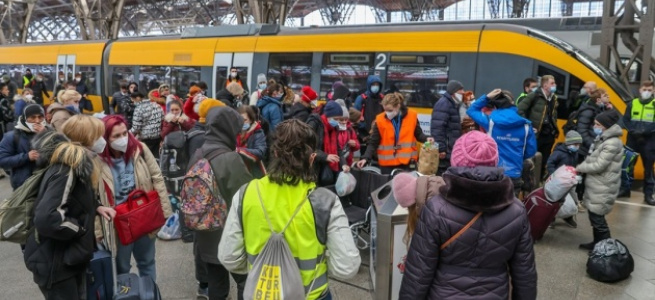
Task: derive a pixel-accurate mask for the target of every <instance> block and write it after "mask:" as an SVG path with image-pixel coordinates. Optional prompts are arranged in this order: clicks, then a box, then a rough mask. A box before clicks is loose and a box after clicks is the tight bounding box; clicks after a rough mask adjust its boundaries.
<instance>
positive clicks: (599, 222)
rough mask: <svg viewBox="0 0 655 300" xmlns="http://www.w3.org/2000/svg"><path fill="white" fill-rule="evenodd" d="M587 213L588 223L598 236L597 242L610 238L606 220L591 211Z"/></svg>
mask: <svg viewBox="0 0 655 300" xmlns="http://www.w3.org/2000/svg"><path fill="white" fill-rule="evenodd" d="M588 212H589V222H590V223H591V227H593V228H594V230H595V231H596V232H598V234H599V237H598V238H599V240H604V239H608V238H610V237H611V236H610V227H609V226H608V225H607V220H605V216H603V215H597V214H595V213H592V212H591V211H588Z"/></svg>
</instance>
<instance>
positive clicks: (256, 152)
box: [237, 122, 268, 178]
mask: <svg viewBox="0 0 655 300" xmlns="http://www.w3.org/2000/svg"><path fill="white" fill-rule="evenodd" d="M267 150H268V147H267V146H266V135H265V134H264V130H262V126H261V123H259V122H256V123H254V124H252V125H251V126H250V128H249V129H248V130H247V131H245V132H241V133H239V135H238V136H237V152H238V153H239V154H241V157H242V158H243V162H244V163H245V165H246V167H248V171H249V172H250V174H252V176H253V178H262V177H264V176H265V175H266V172H265V168H263V166H264V164H263V162H262V161H263V160H264V158H265V157H266V152H267Z"/></svg>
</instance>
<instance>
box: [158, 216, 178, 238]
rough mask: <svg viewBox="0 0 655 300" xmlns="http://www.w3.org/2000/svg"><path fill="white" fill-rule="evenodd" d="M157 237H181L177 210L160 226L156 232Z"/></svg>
mask: <svg viewBox="0 0 655 300" xmlns="http://www.w3.org/2000/svg"><path fill="white" fill-rule="evenodd" d="M157 237H158V238H160V239H162V240H177V239H180V238H182V231H180V216H179V215H178V213H177V212H175V213H174V214H172V215H171V216H170V217H168V220H166V224H165V225H164V227H162V228H161V229H160V230H159V232H158V233H157Z"/></svg>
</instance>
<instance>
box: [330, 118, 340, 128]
mask: <svg viewBox="0 0 655 300" xmlns="http://www.w3.org/2000/svg"><path fill="white" fill-rule="evenodd" d="M328 123H330V126H332V127H334V128H337V127H339V122H338V121H337V120H335V119H329V120H328Z"/></svg>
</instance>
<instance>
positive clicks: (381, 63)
mask: <svg viewBox="0 0 655 300" xmlns="http://www.w3.org/2000/svg"><path fill="white" fill-rule="evenodd" d="M375 59H377V60H378V61H379V62H378V64H377V65H375V69H376V70H384V64H386V63H387V55H386V54H384V53H380V54H378V56H376V57H375Z"/></svg>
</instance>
